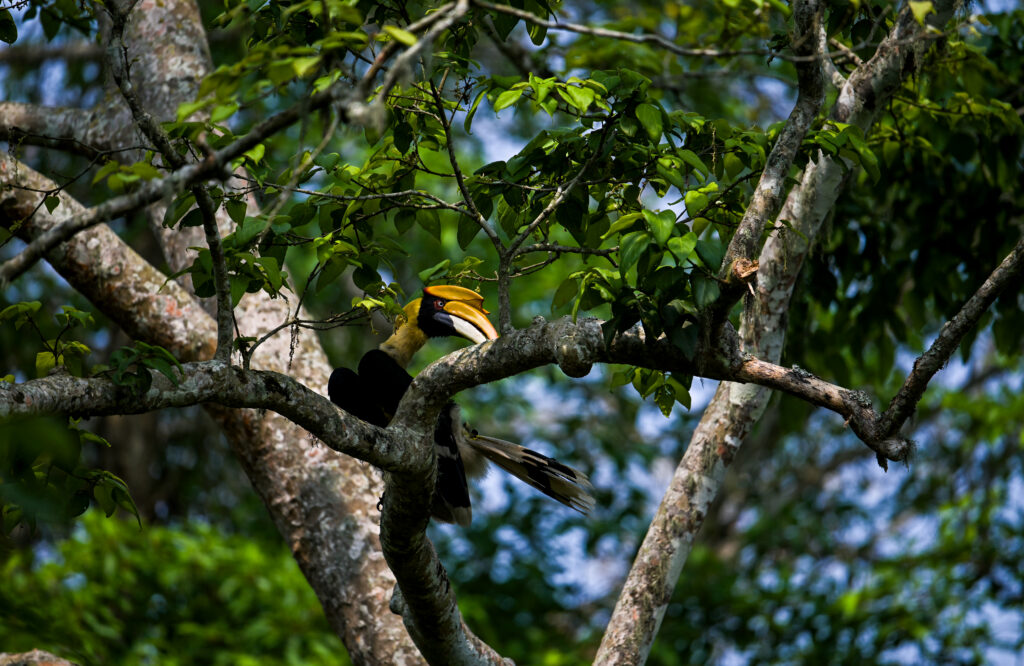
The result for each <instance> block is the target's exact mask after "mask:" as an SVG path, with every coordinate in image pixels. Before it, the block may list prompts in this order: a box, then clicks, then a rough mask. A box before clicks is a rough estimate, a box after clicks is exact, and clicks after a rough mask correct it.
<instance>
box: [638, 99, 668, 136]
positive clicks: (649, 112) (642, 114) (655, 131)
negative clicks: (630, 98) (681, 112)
mask: <svg viewBox="0 0 1024 666" xmlns="http://www.w3.org/2000/svg"><path fill="white" fill-rule="evenodd" d="M636 119H637V120H639V121H640V124H641V125H643V126H644V129H645V130H646V131H647V136H649V137H651V141H653V142H654V143H658V141H660V140H661V134H662V131H663V125H662V120H661V109H660V108H658V107H657V106H655V105H653V104H641V105H640V106H638V107H636Z"/></svg>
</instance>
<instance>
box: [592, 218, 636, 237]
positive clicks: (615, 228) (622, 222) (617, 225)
mask: <svg viewBox="0 0 1024 666" xmlns="http://www.w3.org/2000/svg"><path fill="white" fill-rule="evenodd" d="M642 217H643V214H642V213H627V214H626V215H623V216H622V217H620V218H619V219H617V220H615V221H614V222H612V225H611V226H610V227H608V231H606V232H605V233H604V234H603V235H602V236H601V239H602V240H604V239H606V238H608V237H609V236H613V235H615V234H617V233H619V232H620V231H625V230H626V229H629V228H630V227H632V226H633V225H634V224H636V222H637V220H639V219H640V218H642Z"/></svg>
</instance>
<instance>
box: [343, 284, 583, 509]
mask: <svg viewBox="0 0 1024 666" xmlns="http://www.w3.org/2000/svg"><path fill="white" fill-rule="evenodd" d="M486 312H487V311H486V310H484V309H483V299H482V298H481V297H480V296H479V294H476V293H475V292H472V291H470V290H468V289H464V288H462V287H453V286H438V287H427V288H425V289H424V290H423V298H422V299H417V300H415V301H413V302H412V303H410V304H409V305H407V306H406V307H405V319H404V320H400V321H399V322H396V325H395V332H394V333H393V334H392V336H391V337H390V338H388V339H387V340H386V341H385V342H383V343H382V344H381V345H380V347H379V348H378V349H374V350H371V351H368V352H367V353H366V354H364V355H363V358H362V359H361V360H360V361H359V368H358V372H354V371H352V370H350V369H348V368H338V369H336V370H335V371H334V373H333V374H332V375H331V379H330V382H329V385H328V394H329V395H330V398H331V401H332V402H334V403H335V404H336V405H338V406H339V407H341V408H342V409H344V410H345V411H347V412H349V413H350V414H352V415H353V416H356V417H359V418H360V419H362V420H364V421H366V422H368V423H372V424H373V425H376V426H380V427H385V426H386V425H387V424H388V423H389V422H390V421H391V419H392V417H393V416H394V415H395V411H396V410H397V409H398V403H399V402H401V400H402V396H403V395H404V394H405V391H406V390H407V389H408V388H409V384H410V383H412V376H411V375H410V374H409V373H408V372H407V371H406V369H405V368H406V366H407V365H408V363H409V361H410V360H411V358H412V356H413V354H415V353H416V351H418V350H419V349H420V348H421V347H422V346H423V345H424V344H425V343H426V341H427V339H428V338H430V337H439V336H442V335H456V336H459V337H464V338H467V339H469V340H472V341H473V342H483V341H485V340H488V339H490V340H493V339H495V338H497V337H498V333H497V331H495V330H494V327H493V326H492V325H491V323H490V321H489V320H488V319H487V316H486ZM434 446H435V451H436V453H437V486H436V488H435V491H434V499H433V503H432V505H431V515H432V516H433V517H434V518H435V519H437V520H440V521H442V522H448V523H458V524H459V525H463V526H465V525H468V524H469V523H470V521H471V520H472V515H473V514H472V506H471V504H470V498H469V487H468V483H467V480H466V479H467V476H468V477H470V478H475V477H479V476H483V475H484V474H485V473H486V471H487V462H488V460H490V461H491V462H494V463H495V464H497V465H498V466H499V467H501V468H502V469H504V470H505V471H507V472H509V473H510V474H512V475H513V476H516V477H517V478H519V479H522V480H523V481H524V482H526V483H527V484H529V485H530V486H533V487H534V488H536V489H537V490H540V491H541V492H542V493H544V494H545V495H548V496H549V497H552V498H553V499H556V500H558V501H559V502H561V503H563V504H565V505H566V506H569V507H572V508H573V509H576V510H577V511H580V512H584V513H585V512H587V511H589V510H590V508H592V507H593V505H594V500H593V498H592V497H591V495H590V493H589V492H588V489H590V488H591V487H592V486H591V485H590V481H589V479H587V477H586V475H584V474H582V473H581V472H578V471H576V470H574V469H572V468H571V467H568V466H566V465H563V464H561V463H560V462H558V461H557V460H554V459H553V458H548V457H547V456H545V455H543V454H540V453H537V452H536V451H531V450H530V449H527V448H525V447H522V446H519V445H518V444H513V443H511V442H506V441H504V440H500V439H495V438H493V437H486V436H483V435H480V434H479V433H477V432H476V431H474V430H471V429H470V428H469V427H468V426H466V425H465V424H464V423H463V422H462V415H461V410H460V409H459V406H458V405H457V404H455V403H454V402H449V403H448V404H447V405H445V407H444V408H443V409H442V410H441V413H440V415H439V416H438V420H437V426H436V427H435V430H434Z"/></svg>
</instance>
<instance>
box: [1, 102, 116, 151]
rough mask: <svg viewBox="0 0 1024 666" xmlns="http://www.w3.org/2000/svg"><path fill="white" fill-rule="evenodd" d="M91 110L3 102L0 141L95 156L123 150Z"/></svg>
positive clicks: (95, 112)
mask: <svg viewBox="0 0 1024 666" xmlns="http://www.w3.org/2000/svg"><path fill="white" fill-rule="evenodd" d="M97 115H98V112H97V111H96V110H92V109H73V108H69V107H41V106H38V105H36V104H25V103H23V102H0V141H8V142H10V143H12V144H23V145H29V146H42V147H44V148H54V149H57V150H63V151H66V152H69V153H75V154H78V155H83V156H85V157H88V158H95V157H99V156H101V155H104V154H106V153H109V152H112V151H115V150H123V149H124V146H122V145H115V144H113V143H112V142H110V141H109V140H108V139H107V136H106V133H105V132H104V131H103V126H102V124H100V123H96V122H95V120H96V117H97Z"/></svg>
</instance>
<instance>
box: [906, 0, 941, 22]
mask: <svg viewBox="0 0 1024 666" xmlns="http://www.w3.org/2000/svg"><path fill="white" fill-rule="evenodd" d="M910 11H911V12H913V14H914V19H915V20H917V22H918V23H920V24H921V25H924V18H925V17H926V16H927V15H928V14H930V13H932V12H934V11H935V7H933V6H932V3H931V1H930V0H926V1H925V2H914V0H910Z"/></svg>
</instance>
